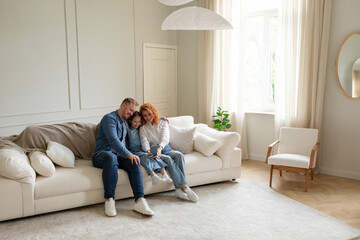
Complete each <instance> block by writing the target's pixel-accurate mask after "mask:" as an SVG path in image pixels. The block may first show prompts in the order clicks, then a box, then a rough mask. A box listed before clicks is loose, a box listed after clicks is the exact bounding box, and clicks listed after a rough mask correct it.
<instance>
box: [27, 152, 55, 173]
mask: <svg viewBox="0 0 360 240" xmlns="http://www.w3.org/2000/svg"><path fill="white" fill-rule="evenodd" d="M29 159H30V163H31V166H32V167H33V169H34V170H35V172H37V173H38V174H39V175H41V176H44V177H51V176H52V175H54V174H55V166H54V163H53V162H52V161H51V160H50V158H49V157H48V156H47V155H46V154H45V153H43V152H40V151H34V152H32V153H30V154H29Z"/></svg>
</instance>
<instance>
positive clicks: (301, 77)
mask: <svg viewBox="0 0 360 240" xmlns="http://www.w3.org/2000/svg"><path fill="white" fill-rule="evenodd" d="M331 4H332V0H282V6H281V7H280V16H279V17H280V29H279V33H280V35H279V38H278V50H277V54H276V58H277V69H276V83H275V103H276V112H275V125H276V127H275V134H276V135H277V136H278V134H279V128H280V127H282V126H290V127H305V128H317V129H319V130H321V123H322V114H323V99H324V88H325V73H326V63H327V52H328V43H329V31H330V16H331ZM277 136H276V137H277ZM318 164H319V163H318Z"/></svg>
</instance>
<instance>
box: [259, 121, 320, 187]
mask: <svg viewBox="0 0 360 240" xmlns="http://www.w3.org/2000/svg"><path fill="white" fill-rule="evenodd" d="M317 140H318V130H317V129H310V128H290V127H282V128H281V129H280V139H278V140H276V141H275V142H273V143H272V144H270V145H269V147H268V152H267V156H266V160H265V162H266V163H268V164H270V165H271V169H270V184H269V185H270V187H271V184H272V174H273V170H274V169H279V171H280V176H282V170H286V171H290V172H303V173H305V174H306V180H305V192H307V186H308V178H309V171H311V180H313V178H314V167H315V163H316V150H317V149H318V147H319V145H320V143H318V142H317ZM277 144H279V146H278V153H277V154H276V155H272V156H271V152H272V148H273V147H274V146H275V145H277Z"/></svg>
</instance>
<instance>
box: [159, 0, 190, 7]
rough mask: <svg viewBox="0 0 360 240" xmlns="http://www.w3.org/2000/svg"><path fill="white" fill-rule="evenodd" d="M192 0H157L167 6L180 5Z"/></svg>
mask: <svg viewBox="0 0 360 240" xmlns="http://www.w3.org/2000/svg"><path fill="white" fill-rule="evenodd" d="M192 1H194V0H159V2H160V3H162V4H165V5H168V6H180V5H183V4H186V3H189V2H192Z"/></svg>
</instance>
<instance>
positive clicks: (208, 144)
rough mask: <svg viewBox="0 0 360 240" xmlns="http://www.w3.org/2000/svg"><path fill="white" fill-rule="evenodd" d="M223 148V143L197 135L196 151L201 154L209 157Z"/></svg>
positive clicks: (195, 141)
mask: <svg viewBox="0 0 360 240" xmlns="http://www.w3.org/2000/svg"><path fill="white" fill-rule="evenodd" d="M220 146H221V143H220V142H219V141H218V140H216V139H214V138H212V137H209V136H206V135H204V134H201V133H197V134H196V136H195V139H194V150H195V151H198V152H201V153H202V154H204V155H205V156H207V157H210V156H211V155H213V154H214V153H215V152H216V151H217V150H218V149H219V148H220Z"/></svg>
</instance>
